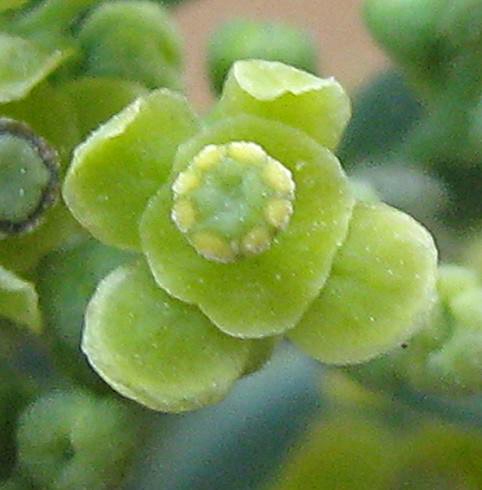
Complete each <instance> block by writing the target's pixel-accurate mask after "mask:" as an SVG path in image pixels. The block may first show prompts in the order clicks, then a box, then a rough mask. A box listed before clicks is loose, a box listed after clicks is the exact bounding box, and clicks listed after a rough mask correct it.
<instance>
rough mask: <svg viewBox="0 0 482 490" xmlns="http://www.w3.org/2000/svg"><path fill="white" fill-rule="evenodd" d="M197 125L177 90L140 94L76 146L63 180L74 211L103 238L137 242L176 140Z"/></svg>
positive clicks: (115, 242) (119, 242) (124, 243)
mask: <svg viewBox="0 0 482 490" xmlns="http://www.w3.org/2000/svg"><path fill="white" fill-rule="evenodd" d="M197 128H198V122H197V119H196V116H195V115H194V114H193V112H192V111H191V109H190V107H189V105H188V103H187V101H186V99H185V98H184V97H182V96H181V95H179V94H177V93H174V92H170V91H169V90H165V89H164V90H157V91H155V92H152V93H151V94H149V95H147V96H146V97H142V98H139V99H137V100H136V101H135V102H134V103H133V104H131V105H130V106H128V107H127V108H126V109H124V110H123V111H122V112H121V113H120V114H118V115H117V116H115V117H113V118H112V119H110V120H109V121H108V122H107V123H106V124H105V125H103V126H101V127H100V128H99V129H98V130H97V131H96V132H95V133H93V134H92V135H91V136H90V138H89V139H88V140H87V141H85V142H84V143H83V144H82V145H81V146H79V147H78V148H77V150H76V152H75V154H74V160H73V162H72V165H71V167H70V169H69V172H68V174H67V176H66V179H65V184H64V198H65V201H66V203H67V205H68V206H69V208H70V210H71V211H72V213H73V215H74V216H75V217H76V218H77V219H78V220H79V221H80V223H81V224H82V225H83V226H85V227H86V228H87V229H88V230H89V231H90V232H91V233H92V234H93V235H94V236H95V237H96V238H98V239H99V240H100V241H103V242H105V243H106V244H108V245H115V246H119V247H123V248H131V249H136V248H139V246H140V244H139V234H138V226H139V224H138V221H139V217H140V216H141V214H142V212H143V211H144V208H145V206H146V204H147V201H148V200H149V198H150V197H151V196H152V195H153V194H154V193H155V192H156V191H157V189H159V187H160V186H161V185H162V184H163V183H164V181H165V180H166V178H167V176H168V174H169V172H170V170H171V166H172V162H173V160H174V154H175V152H176V149H177V146H178V145H179V143H181V142H182V141H184V140H186V139H187V138H189V137H190V136H191V135H192V134H194V133H195V131H196V130H197Z"/></svg>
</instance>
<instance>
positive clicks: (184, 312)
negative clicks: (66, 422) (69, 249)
mask: <svg viewBox="0 0 482 490" xmlns="http://www.w3.org/2000/svg"><path fill="white" fill-rule="evenodd" d="M249 346H250V343H249V342H246V341H243V340H240V339H235V338H232V337H229V336H227V335H224V334H223V333H222V332H220V331H219V330H218V329H217V328H216V327H215V326H214V325H212V324H211V323H210V322H209V320H208V319H207V318H206V317H205V316H204V315H203V314H202V313H201V312H200V311H199V310H198V309H197V308H196V307H195V306H191V305H188V304H186V303H182V302H180V301H178V300H176V299H174V298H173V297H171V296H169V295H168V294H167V293H166V292H165V291H163V290H162V289H161V288H159V287H158V286H157V284H156V283H155V282H154V279H153V278H152V276H151V274H150V272H149V269H148V268H147V266H146V265H145V264H144V263H143V262H140V263H137V264H134V265H132V266H124V267H119V268H118V269H116V270H115V271H114V272H112V273H111V274H110V275H108V276H107V277H106V278H105V279H104V280H103V281H102V282H101V284H100V285H99V287H98V289H97V292H96V293H95V295H94V297H93V298H92V300H91V302H90V304H89V307H88V309H87V313H86V318H85V331H84V337H83V342H82V348H83V351H84V352H85V353H86V355H87V357H88V359H89V362H90V363H91V364H92V366H93V367H94V369H95V370H96V371H97V372H98V373H99V374H100V375H101V376H102V377H103V378H104V380H105V381H107V383H109V384H110V385H111V386H112V387H113V388H114V389H116V390H117V391H119V392H120V393H121V394H123V395H124V396H127V397H128V398H131V399H133V400H136V401H137V402H139V403H141V404H143V405H146V406H148V407H150V408H152V409H154V410H161V411H166V412H181V411H185V410H193V409H196V408H200V407H202V406H204V405H207V404H210V403H215V402H217V401H219V400H221V399H222V398H224V396H225V395H226V393H227V392H228V391H229V389H230V388H231V386H232V384H233V383H234V381H236V380H237V379H238V378H239V377H240V376H241V375H242V374H243V371H244V369H245V365H246V362H247V358H248V354H249Z"/></svg>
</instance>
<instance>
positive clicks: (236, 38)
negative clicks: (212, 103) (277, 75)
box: [208, 19, 318, 93]
mask: <svg viewBox="0 0 482 490" xmlns="http://www.w3.org/2000/svg"><path fill="white" fill-rule="evenodd" d="M250 58H251V59H252V58H257V59H263V60H267V61H280V62H283V63H286V64H288V65H292V66H294V67H296V68H299V69H302V70H305V71H308V72H311V73H317V71H318V70H317V53H316V48H315V45H314V39H313V38H312V36H311V35H310V34H309V33H307V32H304V31H302V30H300V29H296V28H293V27H291V26H288V25H284V24H279V23H272V22H254V21H249V20H245V19H237V20H233V21H230V22H227V23H226V24H224V25H223V26H222V27H221V28H220V29H219V30H217V31H216V32H215V33H214V34H213V35H212V36H211V40H210V43H209V46H208V69H209V76H210V79H211V84H212V87H213V89H214V91H215V92H216V93H220V92H221V90H222V87H223V84H224V80H225V78H226V76H227V74H228V72H229V70H230V68H231V65H232V64H233V63H234V62H235V61H238V60H244V59H250Z"/></svg>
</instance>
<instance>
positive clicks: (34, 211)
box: [0, 118, 59, 237]
mask: <svg viewBox="0 0 482 490" xmlns="http://www.w3.org/2000/svg"><path fill="white" fill-rule="evenodd" d="M58 179H59V177H58V156H57V153H56V152H55V150H54V149H52V148H51V147H50V146H49V145H48V144H47V142H46V141H45V140H44V139H42V138H40V137H38V136H37V135H35V134H34V133H33V132H32V131H31V130H30V128H29V127H28V126H26V125H25V124H22V123H19V122H17V121H14V120H11V119H5V118H1V119H0V236H1V235H2V234H3V236H4V237H5V236H8V235H15V234H18V233H23V232H28V231H31V230H33V229H34V228H35V227H36V226H37V225H38V223H39V222H40V220H41V219H42V217H43V216H44V213H45V212H46V210H47V209H48V208H49V207H50V206H52V204H53V203H54V202H55V200H56V198H57V195H58V191H59V182H58Z"/></svg>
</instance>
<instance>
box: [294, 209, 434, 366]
mask: <svg viewBox="0 0 482 490" xmlns="http://www.w3.org/2000/svg"><path fill="white" fill-rule="evenodd" d="M436 272H437V250H436V248H435V245H434V242H433V239H432V237H431V236H430V234H429V233H428V232H427V231H426V230H425V228H423V227H422V226H421V225H420V224H418V223H417V222H416V221H415V220H413V219H412V218H410V217H409V216H408V215H406V214H404V213H402V212H400V211H397V210H395V209H394V208H391V207H389V206H386V205H384V204H357V206H356V207H355V210H354V212H353V218H352V221H351V224H350V231H349V233H348V237H347V240H346V242H345V243H344V244H343V246H342V248H341V249H340V251H339V252H338V254H337V255H336V257H335V260H334V263H333V269H332V271H331V275H330V278H329V279H328V281H327V283H326V286H325V287H324V288H323V290H322V291H321V294H320V295H319V297H318V298H317V299H316V300H315V301H314V302H313V304H312V305H311V307H310V308H309V310H308V311H307V312H306V314H305V316H304V317H303V319H302V320H301V322H300V323H299V325H298V326H297V327H296V328H295V329H294V330H292V331H291V332H290V333H289V334H288V337H289V338H290V339H291V340H292V341H293V342H294V343H295V344H296V345H297V346H298V347H300V348H301V349H302V350H303V351H304V352H306V353H307V354H308V355H310V356H312V357H314V358H316V359H318V360H320V361H322V362H326V363H333V364H353V363H358V362H363V361H367V360H369V359H371V358H374V357H376V356H377V355H379V354H382V353H385V352H387V351H388V350H390V349H392V348H394V347H395V346H396V345H400V343H402V342H403V341H405V340H406V339H408V338H409V337H410V336H411V335H412V334H413V333H414V331H415V330H416V328H417V327H418V326H420V324H421V320H422V318H423V316H424V314H425V312H427V311H428V310H430V306H431V304H432V299H433V297H434V289H435V280H436Z"/></svg>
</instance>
